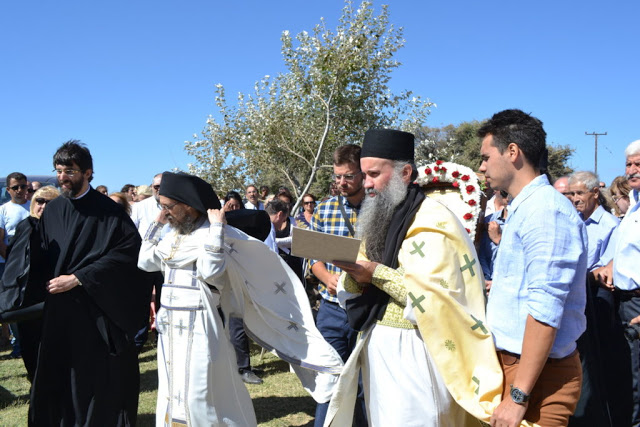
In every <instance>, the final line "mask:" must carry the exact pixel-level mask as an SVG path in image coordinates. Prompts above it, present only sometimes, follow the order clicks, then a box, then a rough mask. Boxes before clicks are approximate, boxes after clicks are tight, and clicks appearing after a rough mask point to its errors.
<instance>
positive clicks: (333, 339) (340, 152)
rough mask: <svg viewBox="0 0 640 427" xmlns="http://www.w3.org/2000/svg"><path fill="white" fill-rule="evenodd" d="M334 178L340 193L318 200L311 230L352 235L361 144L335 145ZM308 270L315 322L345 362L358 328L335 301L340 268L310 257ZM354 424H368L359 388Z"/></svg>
mask: <svg viewBox="0 0 640 427" xmlns="http://www.w3.org/2000/svg"><path fill="white" fill-rule="evenodd" d="M333 179H334V181H335V183H336V186H337V188H338V189H339V190H340V194H339V195H337V196H334V197H331V198H330V199H328V200H325V201H323V202H321V203H320V204H319V205H318V207H317V208H316V210H315V213H314V215H313V217H311V230H313V231H319V232H321V233H328V234H335V235H338V236H349V237H353V234H354V233H353V230H354V227H355V224H356V219H357V217H358V212H359V211H360V204H361V203H362V200H363V199H364V175H363V174H362V170H361V169H360V147H359V146H357V145H353V144H348V145H343V146H341V147H338V148H337V149H336V151H335V152H334V153H333ZM309 265H310V266H311V271H312V272H313V274H314V275H315V276H316V277H317V278H318V280H319V281H320V283H319V285H318V292H320V296H322V299H321V300H320V308H319V309H318V316H317V318H316V326H317V327H318V330H319V331H320V333H321V334H322V336H323V337H324V339H325V340H327V342H328V343H329V344H331V345H332V346H333V348H335V349H336V351H337V352H338V353H339V354H340V357H342V360H343V361H344V362H345V363H346V362H347V359H348V358H349V356H350V355H351V351H352V350H353V348H354V346H355V344H356V338H357V336H358V332H357V331H356V330H355V329H353V328H351V326H350V325H349V321H348V319H347V313H346V312H345V311H344V309H343V308H342V307H340V305H339V304H338V297H337V295H336V285H337V284H338V278H339V277H340V273H341V272H342V270H341V269H340V268H338V267H337V266H335V265H333V264H331V263H324V262H322V261H317V260H310V261H309ZM328 407H329V403H328V402H327V403H319V404H318V406H317V408H316V419H315V425H316V426H322V425H323V424H324V419H325V418H326V415H327V409H328ZM355 424H356V425H357V426H366V425H367V415H366V410H365V405H364V395H363V394H362V392H361V389H360V390H359V392H358V401H357V402H356V408H355Z"/></svg>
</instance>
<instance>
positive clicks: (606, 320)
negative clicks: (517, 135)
mask: <svg viewBox="0 0 640 427" xmlns="http://www.w3.org/2000/svg"><path fill="white" fill-rule="evenodd" d="M599 184H600V180H599V178H598V176H597V175H596V174H594V173H592V172H586V171H581V172H575V173H573V174H572V175H571V176H570V177H569V191H568V192H569V195H570V196H571V200H572V202H573V205H574V206H575V208H576V210H577V211H578V214H579V215H580V218H581V219H582V220H583V221H584V224H585V226H586V227H587V238H588V256H587V271H593V270H594V269H596V268H597V267H600V266H602V265H604V264H606V261H603V260H604V255H605V250H606V249H607V245H608V244H609V239H610V238H611V235H612V234H613V232H614V230H615V229H616V227H617V226H618V224H619V223H620V221H619V220H618V218H616V217H615V216H613V215H611V214H610V213H609V212H607V211H606V210H605V209H604V207H603V206H602V205H603V203H604V196H603V195H602V193H601V190H600V185H599ZM614 305H615V303H614V298H613V294H612V293H611V292H610V291H608V290H606V289H605V288H602V287H600V286H598V285H597V284H596V283H595V281H593V283H588V284H587V306H586V311H585V314H586V316H587V330H586V332H585V333H584V334H582V336H581V337H580V339H578V350H579V351H580V360H581V361H582V371H583V382H582V391H581V393H580V400H579V401H578V405H577V407H576V411H575V414H574V415H573V416H572V417H571V420H570V422H569V425H570V426H581V425H598V426H607V425H612V424H611V420H610V416H609V413H610V412H613V411H611V410H610V408H609V406H610V403H609V402H610V401H611V400H612V399H611V398H610V396H612V394H613V393H614V392H615V390H614V389H613V388H612V387H610V388H611V390H610V391H609V392H607V391H605V383H606V381H607V380H608V379H609V378H615V380H616V381H615V382H617V383H618V384H620V383H621V381H619V380H620V379H619V378H618V377H617V376H616V375H614V372H615V370H614V369H611V368H610V367H609V368H606V371H605V367H606V366H607V365H609V362H610V361H612V360H615V357H616V354H615V350H614V351H612V349H613V348H614V345H615V342H614V341H613V339H612V338H613V337H614V336H615V335H616V333H618V336H619V337H622V334H621V331H620V329H619V328H617V327H616V326H615V325H613V322H612V320H613V315H614ZM605 372H606V373H605ZM615 382H614V384H615ZM611 404H612V405H613V406H611V407H612V408H613V407H615V405H616V404H617V402H613V401H611ZM613 415H615V414H613ZM613 425H615V424H613Z"/></svg>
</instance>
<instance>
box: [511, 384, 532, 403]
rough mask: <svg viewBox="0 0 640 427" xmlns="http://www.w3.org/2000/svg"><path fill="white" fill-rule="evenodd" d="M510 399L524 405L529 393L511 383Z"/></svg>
mask: <svg viewBox="0 0 640 427" xmlns="http://www.w3.org/2000/svg"><path fill="white" fill-rule="evenodd" d="M511 400H513V401H514V402H515V403H517V404H518V405H524V404H525V403H527V401H528V400H529V395H528V394H527V393H525V392H524V391H522V390H520V389H519V388H518V387H514V386H513V384H511Z"/></svg>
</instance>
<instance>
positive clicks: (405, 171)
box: [402, 163, 413, 184]
mask: <svg viewBox="0 0 640 427" xmlns="http://www.w3.org/2000/svg"><path fill="white" fill-rule="evenodd" d="M412 173H413V168H412V167H411V165H410V164H408V163H407V164H406V165H404V166H403V167H402V181H404V183H405V184H409V183H410V182H411V175H412Z"/></svg>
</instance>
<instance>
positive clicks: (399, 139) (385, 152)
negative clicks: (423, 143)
mask: <svg viewBox="0 0 640 427" xmlns="http://www.w3.org/2000/svg"><path fill="white" fill-rule="evenodd" d="M363 157H378V158H381V159H389V160H406V161H408V162H411V163H413V161H414V136H413V134H412V133H409V132H403V131H400V130H394V129H369V130H368V131H367V132H366V133H365V134H364V142H363V143H362V151H361V152H360V158H363Z"/></svg>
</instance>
